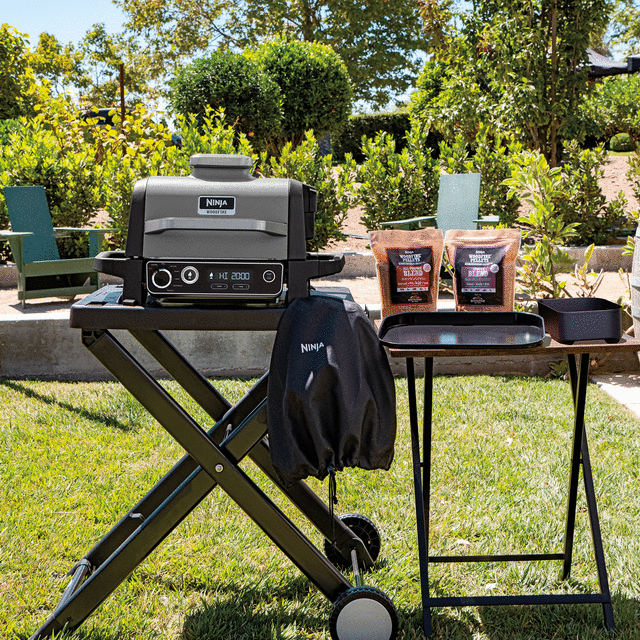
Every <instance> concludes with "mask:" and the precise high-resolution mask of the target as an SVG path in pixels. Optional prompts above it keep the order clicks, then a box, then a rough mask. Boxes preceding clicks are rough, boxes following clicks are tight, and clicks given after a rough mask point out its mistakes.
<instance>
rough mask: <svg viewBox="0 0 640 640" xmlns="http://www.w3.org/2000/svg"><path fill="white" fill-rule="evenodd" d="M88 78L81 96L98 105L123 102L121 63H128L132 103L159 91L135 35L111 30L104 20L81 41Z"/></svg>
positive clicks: (126, 77)
mask: <svg viewBox="0 0 640 640" xmlns="http://www.w3.org/2000/svg"><path fill="white" fill-rule="evenodd" d="M78 49H79V53H80V54H81V56H82V70H83V73H84V78H83V79H82V82H81V84H80V86H79V88H80V93H81V97H82V98H83V99H84V100H86V101H88V102H90V103H92V104H93V105H95V106H104V107H111V106H114V105H117V104H119V95H120V65H121V64H122V65H124V88H125V93H126V101H127V104H128V105H129V106H131V105H133V104H138V103H140V102H145V101H147V99H149V98H151V99H153V97H154V96H155V94H156V89H155V87H153V86H152V85H151V84H150V83H149V82H148V79H147V76H148V69H147V58H146V56H145V54H144V52H143V51H142V50H141V47H140V45H139V43H138V42H136V40H135V38H133V37H131V36H129V37H126V36H123V35H121V34H116V35H111V34H109V33H107V30H106V29H105V26H104V24H103V23H97V24H94V25H93V27H92V28H91V29H90V30H89V31H87V33H86V34H85V36H84V38H83V39H82V40H81V41H80V44H79V47H78Z"/></svg>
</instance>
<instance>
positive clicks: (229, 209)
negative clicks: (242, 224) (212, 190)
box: [198, 196, 236, 216]
mask: <svg viewBox="0 0 640 640" xmlns="http://www.w3.org/2000/svg"><path fill="white" fill-rule="evenodd" d="M235 212H236V199H235V197H234V196H200V197H199V198H198V214H199V215H201V216H232V215H234V214H235Z"/></svg>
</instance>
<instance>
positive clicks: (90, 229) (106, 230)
mask: <svg viewBox="0 0 640 640" xmlns="http://www.w3.org/2000/svg"><path fill="white" fill-rule="evenodd" d="M53 230H54V231H56V232H57V231H63V232H65V233H66V232H68V231H84V232H85V233H89V232H92V233H114V232H115V231H120V229H103V228H102V227H96V228H95V229H94V228H90V227H89V228H88V227H84V228H82V229H80V228H78V227H55V228H54V229H53Z"/></svg>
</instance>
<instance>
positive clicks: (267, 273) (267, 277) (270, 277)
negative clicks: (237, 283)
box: [262, 269, 276, 282]
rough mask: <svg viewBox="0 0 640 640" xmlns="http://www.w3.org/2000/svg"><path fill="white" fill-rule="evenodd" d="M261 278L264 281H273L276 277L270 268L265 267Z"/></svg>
mask: <svg viewBox="0 0 640 640" xmlns="http://www.w3.org/2000/svg"><path fill="white" fill-rule="evenodd" d="M262 279H263V280H264V281H265V282H273V281H274V280H275V279H276V274H275V273H274V272H273V271H271V269H267V270H266V271H265V272H264V273H263V274H262Z"/></svg>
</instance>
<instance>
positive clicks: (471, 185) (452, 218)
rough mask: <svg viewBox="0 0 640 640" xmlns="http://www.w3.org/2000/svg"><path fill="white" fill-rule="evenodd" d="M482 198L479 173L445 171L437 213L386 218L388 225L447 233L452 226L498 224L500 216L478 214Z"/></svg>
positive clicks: (383, 226) (471, 227)
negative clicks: (404, 218) (433, 229)
mask: <svg viewBox="0 0 640 640" xmlns="http://www.w3.org/2000/svg"><path fill="white" fill-rule="evenodd" d="M479 202H480V174H479V173H461V174H455V173H443V174H442V175H441V176H440V185H439V188H438V208H437V213H436V215H435V216H422V217H419V218H409V219H406V220H394V221H393V222H383V223H382V224H381V225H380V226H381V227H382V228H385V229H405V230H415V229H424V228H425V227H434V226H435V227H437V228H438V229H441V230H442V233H443V234H444V233H446V232H447V231H448V230H449V229H464V230H466V229H477V228H478V227H479V226H482V225H492V226H494V225H496V224H498V223H499V221H500V220H499V218H498V216H484V217H482V218H479V217H478V206H479Z"/></svg>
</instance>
